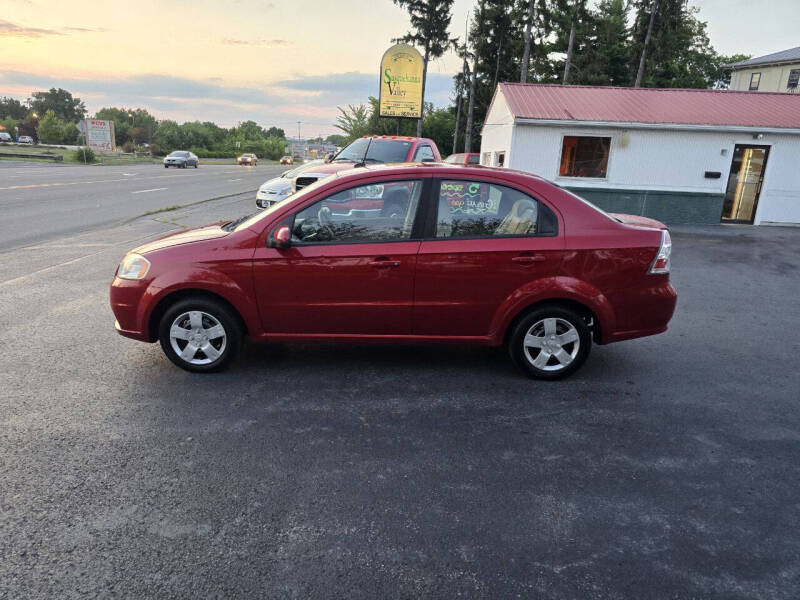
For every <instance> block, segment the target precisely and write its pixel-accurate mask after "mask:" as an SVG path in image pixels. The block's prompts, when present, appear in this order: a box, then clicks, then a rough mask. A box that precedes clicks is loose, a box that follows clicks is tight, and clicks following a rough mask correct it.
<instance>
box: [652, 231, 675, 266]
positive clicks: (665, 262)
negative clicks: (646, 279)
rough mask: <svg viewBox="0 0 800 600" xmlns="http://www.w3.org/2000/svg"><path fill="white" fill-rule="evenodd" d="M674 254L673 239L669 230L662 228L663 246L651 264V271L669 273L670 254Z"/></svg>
mask: <svg viewBox="0 0 800 600" xmlns="http://www.w3.org/2000/svg"><path fill="white" fill-rule="evenodd" d="M670 254H672V240H671V239H670V237H669V231H667V230H666V229H662V230H661V247H660V248H659V249H658V254H656V259H655V260H654V261H653V264H652V265H651V266H650V273H651V274H654V275H660V274H664V273H669V255H670Z"/></svg>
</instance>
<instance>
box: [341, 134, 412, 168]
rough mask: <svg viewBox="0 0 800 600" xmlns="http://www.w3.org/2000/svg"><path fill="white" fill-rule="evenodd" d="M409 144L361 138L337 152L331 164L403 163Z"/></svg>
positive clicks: (409, 147)
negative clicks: (348, 162) (362, 162)
mask: <svg viewBox="0 0 800 600" xmlns="http://www.w3.org/2000/svg"><path fill="white" fill-rule="evenodd" d="M411 144H412V142H411V141H410V140H383V139H374V138H361V139H358V140H356V141H355V142H353V143H352V144H350V145H349V146H347V147H346V148H345V149H344V150H342V151H341V152H339V154H337V155H336V158H335V159H334V160H333V162H347V161H350V162H361V161H364V162H373V163H376V162H378V163H382V162H387V163H388V162H405V161H406V157H407V156H408V151H409V150H410V149H411Z"/></svg>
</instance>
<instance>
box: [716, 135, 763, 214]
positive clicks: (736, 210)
mask: <svg viewBox="0 0 800 600" xmlns="http://www.w3.org/2000/svg"><path fill="white" fill-rule="evenodd" d="M768 156H769V146H745V145H738V144H737V145H736V148H735V149H734V151H733V160H732V161H731V172H730V175H729V176H728V189H727V191H726V193H725V203H724V204H723V205H722V221H723V223H752V222H753V218H754V217H755V216H756V206H757V205H758V196H759V194H761V184H762V183H763V182H764V170H765V169H766V168H767V157H768Z"/></svg>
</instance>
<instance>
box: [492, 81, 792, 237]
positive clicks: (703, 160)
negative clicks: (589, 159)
mask: <svg viewBox="0 0 800 600" xmlns="http://www.w3.org/2000/svg"><path fill="white" fill-rule="evenodd" d="M500 97H501V95H500V94H498V98H496V101H495V105H497V104H498V103H497V99H499V98H500ZM503 104H505V103H503ZM507 110H508V107H507V105H505V111H507ZM494 112H495V111H494V110H492V113H491V114H490V115H488V118H487V125H486V127H485V128H484V136H483V141H482V143H481V156H483V155H484V154H485V153H490V154H491V155H494V154H495V153H496V152H497V151H499V150H506V149H507V148H508V147H509V143H510V142H509V140H513V145H512V147H511V148H510V149H509V150H508V154H507V156H506V166H508V167H509V168H513V169H519V170H521V171H528V172H530V173H535V174H537V175H540V176H542V177H544V178H546V179H550V180H552V181H555V182H556V183H558V184H560V185H563V186H567V187H570V188H587V189H595V190H620V191H623V192H624V191H625V190H630V191H631V192H633V191H634V190H636V191H642V190H644V191H664V192H677V193H690V194H691V193H695V194H718V195H724V194H725V191H726V187H727V184H728V175H729V173H730V170H731V160H732V157H733V151H734V146H735V145H736V144H747V145H765V146H770V153H769V157H768V160H767V167H766V171H765V174H764V184H763V186H762V190H761V195H760V198H759V202H758V207H757V210H756V214H755V219H754V222H755V223H756V224H759V223H760V222H776V223H800V136H798V135H788V134H764V136H763V138H762V139H753V134H751V133H733V132H725V131H719V132H717V131H681V130H667V129H663V130H662V129H635V128H625V127H620V128H606V127H602V128H601V127H592V126H583V127H582V126H580V125H579V124H568V125H566V126H563V127H562V126H553V125H536V124H525V123H517V124H516V125H515V124H507V123H502V122H498V120H497V119H496V118H495V114H494ZM500 116H501V117H502V118H503V120H507V118H508V117H507V116H506V115H505V113H502V114H501V115H500ZM495 123H498V124H497V125H494V124H495ZM512 132H513V133H512ZM565 135H577V136H606V137H611V138H612V141H611V150H610V154H609V161H608V169H607V177H605V178H603V179H588V178H579V177H560V176H559V165H560V161H561V148H562V139H563V137H564V136H565ZM706 171H716V172H719V173H721V177H720V178H719V179H709V178H706V177H705V176H704V175H705V172H706Z"/></svg>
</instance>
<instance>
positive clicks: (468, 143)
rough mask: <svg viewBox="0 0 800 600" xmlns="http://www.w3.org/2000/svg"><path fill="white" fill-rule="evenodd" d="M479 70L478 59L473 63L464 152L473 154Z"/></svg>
mask: <svg viewBox="0 0 800 600" xmlns="http://www.w3.org/2000/svg"><path fill="white" fill-rule="evenodd" d="M477 68H478V57H477V56H476V57H475V60H473V61H472V73H471V74H470V82H469V109H468V110H467V127H466V129H465V130H464V152H472V116H473V114H474V112H475V71H476V70H477Z"/></svg>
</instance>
